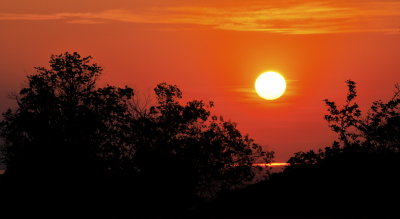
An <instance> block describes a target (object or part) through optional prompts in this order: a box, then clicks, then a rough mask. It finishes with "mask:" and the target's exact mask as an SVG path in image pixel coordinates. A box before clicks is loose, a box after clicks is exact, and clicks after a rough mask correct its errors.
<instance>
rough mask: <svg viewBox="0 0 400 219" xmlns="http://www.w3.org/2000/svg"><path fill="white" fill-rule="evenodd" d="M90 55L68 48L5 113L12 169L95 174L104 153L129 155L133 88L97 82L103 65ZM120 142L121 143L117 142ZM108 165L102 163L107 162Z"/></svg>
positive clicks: (3, 126) (33, 78)
mask: <svg viewBox="0 0 400 219" xmlns="http://www.w3.org/2000/svg"><path fill="white" fill-rule="evenodd" d="M91 59H92V58H91V57H90V56H89V57H84V58H82V57H81V56H80V55H79V54H78V53H73V54H70V53H64V54H61V55H53V56H51V58H50V68H49V69H46V68H44V67H37V68H35V69H36V71H37V72H36V74H33V75H30V76H28V87H26V88H23V89H22V90H21V91H20V92H19V95H18V96H17V97H16V99H17V104H18V107H17V109H15V110H11V109H9V110H8V111H7V112H6V113H4V114H3V116H4V119H3V121H2V122H1V123H0V127H1V136H2V137H3V138H4V139H5V146H4V148H3V151H4V153H5V162H6V164H7V171H11V172H13V171H14V170H15V173H22V172H26V171H29V170H32V169H33V168H34V169H35V171H34V172H35V174H38V173H40V172H43V173H44V174H52V175H54V174H57V173H61V174H68V173H72V172H73V173H74V174H77V173H82V174H84V175H87V174H91V173H92V171H93V170H94V169H93V168H96V169H97V168H100V166H101V165H100V164H99V163H98V161H99V160H100V158H102V159H105V160H109V159H116V158H118V157H120V156H125V155H126V151H120V149H121V148H122V147H121V146H122V145H125V144H126V142H127V141H125V138H126V137H125V136H128V135H127V133H128V128H129V127H128V125H129V119H130V117H129V110H128V101H129V100H130V99H131V98H132V96H133V90H132V89H131V88H128V87H126V88H117V87H113V86H106V87H104V88H96V81H97V78H98V76H99V75H100V74H101V71H102V68H101V67H99V66H98V65H97V64H93V63H91ZM116 146H117V147H116ZM102 168H103V167H102Z"/></svg>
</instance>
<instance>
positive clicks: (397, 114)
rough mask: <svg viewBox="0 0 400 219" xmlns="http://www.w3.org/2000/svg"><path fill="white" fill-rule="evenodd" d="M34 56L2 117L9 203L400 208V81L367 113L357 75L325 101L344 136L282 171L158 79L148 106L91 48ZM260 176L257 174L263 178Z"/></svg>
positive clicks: (142, 213) (153, 209) (174, 212)
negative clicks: (337, 98) (114, 81)
mask: <svg viewBox="0 0 400 219" xmlns="http://www.w3.org/2000/svg"><path fill="white" fill-rule="evenodd" d="M49 63H50V66H49V67H48V68H46V67H37V68H35V69H36V72H35V73H34V74H31V75H29V76H28V77H27V86H26V87H25V88H22V89H21V90H20V91H19V93H18V94H17V95H16V96H15V99H16V102H17V107H15V108H13V109H9V110H7V111H6V112H4V113H3V117H2V120H1V122H0V137H1V139H2V141H0V142H1V151H2V161H3V162H4V163H5V164H6V166H7V170H6V172H5V173H4V174H3V175H1V176H0V177H1V178H0V186H1V188H0V192H1V201H2V204H1V205H0V208H3V211H2V212H7V213H12V214H14V216H16V215H19V214H24V213H27V212H30V213H32V212H33V213H38V214H40V215H41V214H43V213H48V212H49V211H50V210H49V209H52V210H54V211H57V212H59V213H60V212H64V213H65V214H67V213H72V214H74V213H79V214H80V215H82V216H83V215H86V216H89V217H94V216H99V215H101V216H105V215H108V216H110V217H112V218H118V217H126V216H129V217H133V218H169V217H171V218H397V217H398V216H399V213H398V210H397V208H398V206H399V204H400V203H399V199H398V197H399V195H400V192H399V185H400V180H399V178H400V177H399V174H400V171H399V170H400V135H399V134H400V133H399V131H400V110H399V106H400V87H399V86H396V90H395V93H394V96H393V97H392V98H391V99H390V100H389V101H387V102H384V101H376V102H374V103H373V104H372V106H371V108H370V110H369V111H368V112H367V113H366V114H364V115H363V114H362V112H361V110H360V109H359V106H358V104H357V103H356V102H355V100H356V97H357V91H356V84H355V82H353V81H350V80H349V81H347V82H346V84H347V87H348V93H347V97H346V100H345V103H344V104H343V105H342V106H339V105H338V104H337V103H336V102H334V101H330V100H324V102H325V104H326V106H327V112H328V113H327V115H326V116H325V120H326V121H327V122H328V126H329V127H330V128H331V129H332V131H334V132H335V133H337V135H338V139H337V140H336V141H335V142H333V143H332V145H330V146H328V147H324V148H321V149H320V150H318V151H314V150H311V151H308V152H297V153H295V154H294V155H293V156H292V157H291V158H290V159H289V161H288V163H290V164H291V165H290V166H288V167H286V168H285V169H284V171H283V172H280V173H274V174H271V173H270V172H269V169H268V168H261V167H256V166H254V165H253V164H255V163H270V162H272V160H273V152H271V151H264V150H263V149H262V147H261V145H259V144H256V143H255V142H254V140H253V139H251V138H250V137H249V136H247V135H243V134H242V133H241V132H240V131H239V130H238V129H237V127H236V124H235V123H234V122H231V121H227V120H224V119H223V117H222V116H215V115H213V114H212V113H211V108H212V107H213V105H214V103H213V102H204V101H201V100H192V101H189V102H186V103H183V102H182V95H183V94H182V91H181V90H180V89H179V88H178V87H177V86H175V85H171V84H167V83H160V84H158V85H157V86H156V87H155V89H154V93H155V97H156V99H155V101H154V102H152V103H151V104H150V105H149V106H147V107H144V106H141V105H140V104H139V103H138V102H137V101H136V100H135V98H136V97H135V92H134V90H133V89H132V88H130V87H116V86H111V85H107V86H105V87H99V86H98V84H97V83H96V82H97V80H98V78H99V77H100V76H101V73H102V68H101V67H100V66H99V65H97V64H96V63H93V61H92V57H90V56H89V57H81V56H80V55H79V54H78V53H68V52H66V53H63V54H60V55H53V56H51V58H50V62H49ZM257 179H258V180H260V179H262V180H261V181H259V182H257Z"/></svg>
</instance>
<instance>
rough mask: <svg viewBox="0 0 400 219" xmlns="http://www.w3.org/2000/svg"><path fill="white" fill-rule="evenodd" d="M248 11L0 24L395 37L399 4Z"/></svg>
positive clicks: (69, 16)
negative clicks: (199, 28) (154, 26)
mask: <svg viewBox="0 0 400 219" xmlns="http://www.w3.org/2000/svg"><path fill="white" fill-rule="evenodd" d="M254 3H257V4H249V5H250V6H247V7H246V6H243V5H241V6H240V7H239V6H231V7H229V6H225V7H206V6H202V7H200V6H190V7H176V6H175V7H161V8H147V9H143V10H140V11H129V10H106V11H100V12H90V13H52V14H34V13H30V14H29V13H28V14H18V13H0V21H1V20H3V21H4V20H9V21H46V20H47V21H50V20H59V21H63V22H66V23H73V24H99V23H109V22H128V23H144V24H146V23H147V24H185V25H197V26H203V27H207V28H210V29H220V30H232V31H263V32H275V33H286V34H318V33H341V32H398V31H399V26H398V24H399V21H400V2H398V1H368V2H365V1H356V0H353V1H348V2H347V3H346V2H345V1H323V2H322V1H321V2H307V1H306V2H305V3H304V1H303V2H300V1H293V3H292V4H283V5H282V4H281V5H279V4H273V3H262V1H255V2H254Z"/></svg>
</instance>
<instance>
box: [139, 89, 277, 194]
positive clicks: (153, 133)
mask: <svg viewBox="0 0 400 219" xmlns="http://www.w3.org/2000/svg"><path fill="white" fill-rule="evenodd" d="M154 91H155V93H156V96H157V104H156V105H155V106H152V107H150V109H149V110H148V113H147V114H145V115H143V114H140V115H138V116H136V117H137V118H139V119H136V120H134V125H133V127H135V130H137V132H135V133H136V134H137V135H139V136H136V137H135V138H133V139H136V140H137V141H136V142H135V145H136V148H137V151H136V153H137V156H136V158H137V160H136V161H137V163H136V164H137V165H138V166H137V168H138V170H140V172H141V174H142V175H144V177H143V178H148V179H147V181H148V182H158V183H157V185H156V186H154V187H160V188H164V189H162V190H163V191H170V192H172V193H174V196H175V197H177V196H178V194H181V195H182V196H186V197H191V196H192V197H201V198H211V197H214V196H215V195H216V194H217V193H218V192H219V191H221V190H229V189H232V188H235V187H240V186H243V185H244V184H245V183H248V182H249V181H251V180H252V179H253V177H254V174H255V171H254V167H252V164H253V163H255V162H261V161H263V162H271V159H272V157H273V153H271V152H265V151H263V150H262V148H261V146H260V145H258V144H255V143H254V141H253V140H252V139H251V138H249V137H248V136H243V135H242V134H241V133H240V131H239V130H238V129H237V128H236V124H235V123H233V122H231V121H224V120H223V118H222V117H220V118H218V117H216V116H211V113H210V110H209V108H211V107H212V106H213V102H209V103H208V104H205V103H204V102H203V101H198V100H194V101H189V102H187V103H186V104H181V103H180V102H179V100H180V99H181V98H182V92H181V91H180V89H179V88H178V87H176V86H174V85H168V84H166V83H161V84H158V85H157V87H156V88H155V89H154ZM165 187H169V188H168V189H166V188H165ZM172 188H174V189H172ZM169 195H173V194H169ZM183 200H185V199H183Z"/></svg>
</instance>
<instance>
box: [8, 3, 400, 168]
mask: <svg viewBox="0 0 400 219" xmlns="http://www.w3.org/2000/svg"><path fill="white" fill-rule="evenodd" d="M0 51H1V52H0V110H1V111H2V112H3V111H4V110H5V109H6V108H7V107H9V106H12V105H13V104H14V105H15V101H13V100H11V99H9V96H10V94H12V92H17V91H18V90H19V89H20V88H22V87H23V86H25V84H24V82H26V79H25V77H26V75H27V74H30V73H33V72H34V71H33V67H34V66H47V64H48V60H49V57H50V55H51V54H59V53H62V52H66V51H70V52H74V51H77V52H79V53H80V54H81V55H82V56H87V55H91V56H93V57H94V60H95V62H97V63H99V64H100V65H101V66H103V67H104V75H103V77H102V78H101V81H100V82H101V84H106V83H109V84H114V85H119V86H123V85H125V84H127V85H129V86H132V87H133V88H134V89H135V91H136V93H137V94H138V95H139V96H141V97H146V96H149V95H152V94H153V93H152V89H153V88H154V87H155V85H156V84H157V83H160V82H167V83H171V84H176V85H178V86H179V87H180V88H181V89H182V91H183V92H184V98H185V100H190V99H203V100H213V101H214V102H215V105H216V106H215V109H214V113H215V114H217V115H223V116H224V118H226V119H230V120H232V121H235V122H237V123H238V127H239V129H240V130H242V131H243V132H244V133H248V134H249V135H250V137H252V138H254V139H255V141H256V142H257V143H260V144H262V145H264V147H265V148H266V149H268V150H274V151H275V152H276V161H277V162H285V161H286V160H287V159H288V158H289V157H290V156H291V155H292V154H293V153H294V152H297V151H299V150H309V149H316V148H319V147H324V146H328V145H329V144H330V143H331V142H332V140H333V139H335V136H334V135H333V134H332V132H331V131H330V130H329V128H328V126H327V123H326V122H325V121H324V120H323V116H324V114H325V113H326V107H325V106H324V103H323V101H322V100H323V99H325V98H329V99H332V100H337V101H338V102H339V103H342V102H343V100H344V97H345V93H346V87H345V84H344V81H346V80H347V79H352V80H355V81H356V82H357V83H358V91H359V99H358V102H359V103H360V104H361V105H362V106H363V109H366V107H367V106H368V105H370V103H371V102H372V101H374V100H378V99H384V100H385V99H388V98H389V97H390V95H391V94H392V92H393V90H394V84H395V83H396V82H400V59H399V57H400V1H389V0H370V1H367V0H331V1H309V0H306V1H300V0H288V1H262V0H235V1H233V0H229V1H228V0H213V1H211V0H209V1H207V0H203V1H199V0H198V1H194V0H151V1H150V0H113V1H110V0H68V1H64V0H59V1H54V0H35V1H32V0H0ZM265 71H277V72H280V73H281V74H282V75H284V76H285V78H286V79H287V92H286V93H285V94H284V95H283V96H282V97H281V98H279V99H277V100H274V101H267V100H263V99H261V98H260V97H258V96H257V94H256V93H255V92H254V81H255V79H256V78H257V76H258V75H259V74H261V73H263V72H265Z"/></svg>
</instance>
